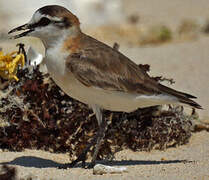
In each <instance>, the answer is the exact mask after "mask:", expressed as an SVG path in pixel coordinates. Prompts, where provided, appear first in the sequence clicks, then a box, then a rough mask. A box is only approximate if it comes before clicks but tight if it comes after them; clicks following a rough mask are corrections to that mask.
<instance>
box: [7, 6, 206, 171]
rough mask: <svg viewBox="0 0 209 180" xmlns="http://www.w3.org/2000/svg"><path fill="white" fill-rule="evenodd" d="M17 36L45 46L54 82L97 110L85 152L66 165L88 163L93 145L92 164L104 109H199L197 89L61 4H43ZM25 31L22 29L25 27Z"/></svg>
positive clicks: (103, 125)
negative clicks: (93, 30) (110, 41)
mask: <svg viewBox="0 0 209 180" xmlns="http://www.w3.org/2000/svg"><path fill="white" fill-rule="evenodd" d="M20 31H21V33H19V34H16V35H13V36H12V38H13V39H17V38H21V37H25V36H31V37H36V38H39V39H40V40H41V41H42V42H43V45H44V46H45V58H44V60H43V61H44V63H45V64H46V67H47V69H48V72H49V74H50V76H51V77H52V79H53V80H54V82H55V83H56V84H57V85H58V86H59V87H60V88H61V89H62V90H63V91H64V92H65V93H66V94H67V95H69V96H70V97H72V98H74V99H76V100H78V101H80V102H82V103H85V104H87V105H88V106H89V107H90V108H92V110H93V112H94V114H95V115H96V119H97V123H98V127H99V128H98V131H97V133H96V135H95V136H94V137H93V138H92V140H91V142H90V143H89V144H87V145H86V147H85V149H84V150H83V152H82V153H81V154H80V155H79V156H78V157H77V159H76V160H74V161H72V162H71V163H67V164H63V166H62V168H67V167H73V166H75V165H76V164H78V163H79V162H81V163H82V166H83V167H86V164H85V161H86V155H87V153H88V151H89V150H90V148H91V147H92V146H94V153H93V156H92V160H91V163H89V166H88V167H93V166H94V165H95V161H96V158H97V155H98V151H99V148H100V145H101V142H102V140H103V138H104V135H105V131H106V129H107V122H106V120H105V118H104V117H103V110H110V111H116V112H127V113H129V112H132V111H135V110H137V109H138V108H145V107H150V106H156V105H163V104H183V105H187V106H190V107H192V108H196V109H202V107H201V106H200V105H199V104H198V103H196V102H195V101H194V100H192V99H194V98H196V97H195V96H193V95H190V94H188V93H184V92H180V91H177V90H175V89H172V88H169V87H167V86H165V85H163V84H161V83H159V82H158V81H156V80H155V79H153V78H151V77H150V76H149V74H148V73H147V72H146V71H145V70H144V69H143V68H140V67H139V66H138V65H137V64H135V63H134V62H133V61H131V60H130V59H129V58H128V57H126V56H125V55H124V54H122V53H121V52H119V51H118V50H117V49H115V48H112V47H110V46H108V45H106V44H105V43H103V42H100V41H98V40H96V39H95V38H93V37H91V36H89V35H87V34H85V33H83V32H82V30H81V28H80V21H79V19H78V18H77V16H75V15H74V14H73V13H71V12H70V11H69V10H68V9H66V8H65V7H62V6H59V5H47V6H44V7H41V8H40V9H38V10H37V11H35V13H34V14H33V16H32V18H31V20H30V21H29V22H28V23H26V24H24V25H22V26H19V27H17V28H14V29H13V30H11V31H9V32H8V33H9V34H11V33H12V34H13V33H15V32H20ZM22 31H23V32H22Z"/></svg>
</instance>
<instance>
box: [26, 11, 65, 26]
mask: <svg viewBox="0 0 209 180" xmlns="http://www.w3.org/2000/svg"><path fill="white" fill-rule="evenodd" d="M42 17H47V18H49V19H50V20H52V21H61V20H62V19H61V18H59V17H56V16H53V17H52V16H49V15H46V14H41V13H40V12H39V11H36V12H35V13H34V14H33V16H32V18H31V20H30V22H29V23H30V24H33V23H37V22H38V21H40V19H41V18H42Z"/></svg>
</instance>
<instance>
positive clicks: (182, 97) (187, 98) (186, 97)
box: [159, 84, 202, 109]
mask: <svg viewBox="0 0 209 180" xmlns="http://www.w3.org/2000/svg"><path fill="white" fill-rule="evenodd" d="M159 89H160V90H161V91H162V93H166V94H169V95H172V96H175V97H176V98H177V99H178V100H179V102H181V103H184V104H188V105H190V106H192V107H194V108H197V109H202V107H201V106H200V105H199V104H198V103H196V102H195V101H193V100H191V99H194V98H196V97H195V96H193V95H190V94H187V93H184V92H180V91H176V90H174V89H171V88H169V87H166V86H164V85H162V84H159Z"/></svg>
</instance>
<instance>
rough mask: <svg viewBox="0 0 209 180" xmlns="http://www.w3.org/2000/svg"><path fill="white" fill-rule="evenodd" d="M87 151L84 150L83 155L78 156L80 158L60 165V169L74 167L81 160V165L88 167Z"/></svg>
mask: <svg viewBox="0 0 209 180" xmlns="http://www.w3.org/2000/svg"><path fill="white" fill-rule="evenodd" d="M86 154H87V153H86V152H83V153H82V154H81V155H79V156H78V158H77V159H76V160H74V161H72V162H71V163H66V164H63V165H61V166H59V169H67V168H73V167H75V166H76V165H77V164H78V163H79V162H82V164H81V167H82V168H86Z"/></svg>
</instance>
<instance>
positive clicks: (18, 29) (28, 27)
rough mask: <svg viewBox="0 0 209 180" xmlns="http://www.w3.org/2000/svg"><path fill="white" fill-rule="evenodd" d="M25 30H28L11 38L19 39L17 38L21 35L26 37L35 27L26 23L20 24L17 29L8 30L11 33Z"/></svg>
mask: <svg viewBox="0 0 209 180" xmlns="http://www.w3.org/2000/svg"><path fill="white" fill-rule="evenodd" d="M24 30H26V31H25V32H23V33H21V34H17V35H15V36H12V37H11V39H17V38H20V37H24V36H26V35H27V34H28V33H30V32H32V31H34V29H33V28H31V26H30V25H28V24H24V25H22V26H19V27H17V28H15V29H12V30H11V31H9V32H8V34H11V33H14V32H17V31H24Z"/></svg>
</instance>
